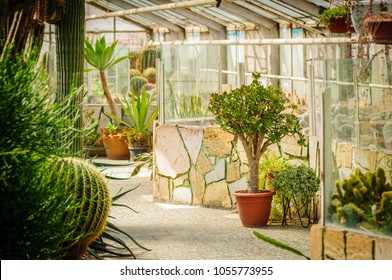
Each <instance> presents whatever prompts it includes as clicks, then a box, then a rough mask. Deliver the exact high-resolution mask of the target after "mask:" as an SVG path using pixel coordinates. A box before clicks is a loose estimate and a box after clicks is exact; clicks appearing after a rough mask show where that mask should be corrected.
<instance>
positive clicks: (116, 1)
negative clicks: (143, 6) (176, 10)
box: [107, 0, 184, 35]
mask: <svg viewBox="0 0 392 280" xmlns="http://www.w3.org/2000/svg"><path fill="white" fill-rule="evenodd" d="M107 2H109V3H112V4H114V5H116V6H117V7H119V8H121V9H134V8H136V7H135V6H133V5H131V4H128V3H126V2H124V1H120V0H107ZM139 15H141V16H143V17H144V18H146V19H147V20H150V21H152V22H154V23H156V24H157V25H160V26H163V27H166V28H167V29H169V30H172V31H174V32H177V33H180V34H182V35H183V34H184V29H183V28H181V27H180V26H178V25H176V24H173V23H171V22H170V21H168V20H166V19H163V18H161V17H159V16H156V15H154V14H152V13H140V14H139ZM150 28H151V27H150Z"/></svg>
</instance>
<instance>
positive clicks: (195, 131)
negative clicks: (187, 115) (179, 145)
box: [178, 127, 204, 164]
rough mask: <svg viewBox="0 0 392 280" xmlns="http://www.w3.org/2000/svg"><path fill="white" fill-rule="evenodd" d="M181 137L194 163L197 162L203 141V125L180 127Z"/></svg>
mask: <svg viewBox="0 0 392 280" xmlns="http://www.w3.org/2000/svg"><path fill="white" fill-rule="evenodd" d="M178 130H179V131H180V134H181V137H182V139H183V140H184V144H185V147H186V150H187V151H188V154H189V156H190V158H191V161H192V163H193V164H195V163H196V160H197V157H198V155H199V153H200V149H201V144H202V142H203V133H204V130H203V128H202V127H179V128H178Z"/></svg>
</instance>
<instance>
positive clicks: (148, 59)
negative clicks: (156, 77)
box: [142, 48, 158, 71]
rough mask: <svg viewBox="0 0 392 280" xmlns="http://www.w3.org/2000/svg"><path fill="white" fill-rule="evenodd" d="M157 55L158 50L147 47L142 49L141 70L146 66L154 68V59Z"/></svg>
mask: <svg viewBox="0 0 392 280" xmlns="http://www.w3.org/2000/svg"><path fill="white" fill-rule="evenodd" d="M157 57H158V51H157V50H156V49H154V48H147V49H145V50H143V54H142V71H144V70H146V69H147V68H150V67H154V68H155V60H156V58H157Z"/></svg>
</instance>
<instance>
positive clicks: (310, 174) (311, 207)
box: [271, 163, 320, 227]
mask: <svg viewBox="0 0 392 280" xmlns="http://www.w3.org/2000/svg"><path fill="white" fill-rule="evenodd" d="M271 185H272V186H273V189H274V190H276V192H278V193H279V194H280V195H281V196H282V197H283V198H284V199H283V200H282V201H285V203H286V204H285V205H283V209H284V215H283V219H282V224H285V223H286V220H287V217H286V215H287V213H288V210H289V209H288V208H290V207H291V206H290V204H291V203H294V208H295V209H296V211H297V213H298V217H299V219H300V222H301V224H302V225H303V226H304V227H307V226H309V225H310V224H311V217H312V216H313V217H315V219H314V220H316V219H317V207H315V206H316V205H317V203H314V198H315V194H316V192H317V191H318V190H319V188H320V178H319V177H318V176H317V174H316V172H315V170H314V169H313V168H312V167H310V166H309V165H307V164H304V163H301V164H291V165H288V166H286V167H285V168H283V169H282V170H280V171H279V172H275V173H274V176H273V179H272V180H271ZM304 217H305V218H307V219H308V221H307V222H306V223H304V221H303V218H304Z"/></svg>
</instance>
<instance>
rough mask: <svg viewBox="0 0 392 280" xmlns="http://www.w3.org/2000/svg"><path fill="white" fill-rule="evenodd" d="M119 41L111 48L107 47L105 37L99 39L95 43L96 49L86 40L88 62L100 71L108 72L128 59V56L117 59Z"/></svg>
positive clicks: (85, 52)
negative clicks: (107, 70)
mask: <svg viewBox="0 0 392 280" xmlns="http://www.w3.org/2000/svg"><path fill="white" fill-rule="evenodd" d="M117 43H118V41H115V42H114V43H113V44H111V45H110V46H107V45H106V39H105V36H102V37H101V38H98V39H97V41H96V42H95V47H94V46H93V45H92V44H91V43H90V41H89V40H88V39H87V38H86V39H85V48H84V58H85V59H86V61H87V62H88V63H89V64H90V65H91V66H93V67H94V68H96V69H98V70H106V69H109V68H110V67H112V66H114V65H116V64H117V63H119V62H120V61H122V60H124V59H126V58H127V57H128V56H122V57H119V58H117V59H116V57H117V54H118V52H117V53H116V52H115V50H116V46H117Z"/></svg>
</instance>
